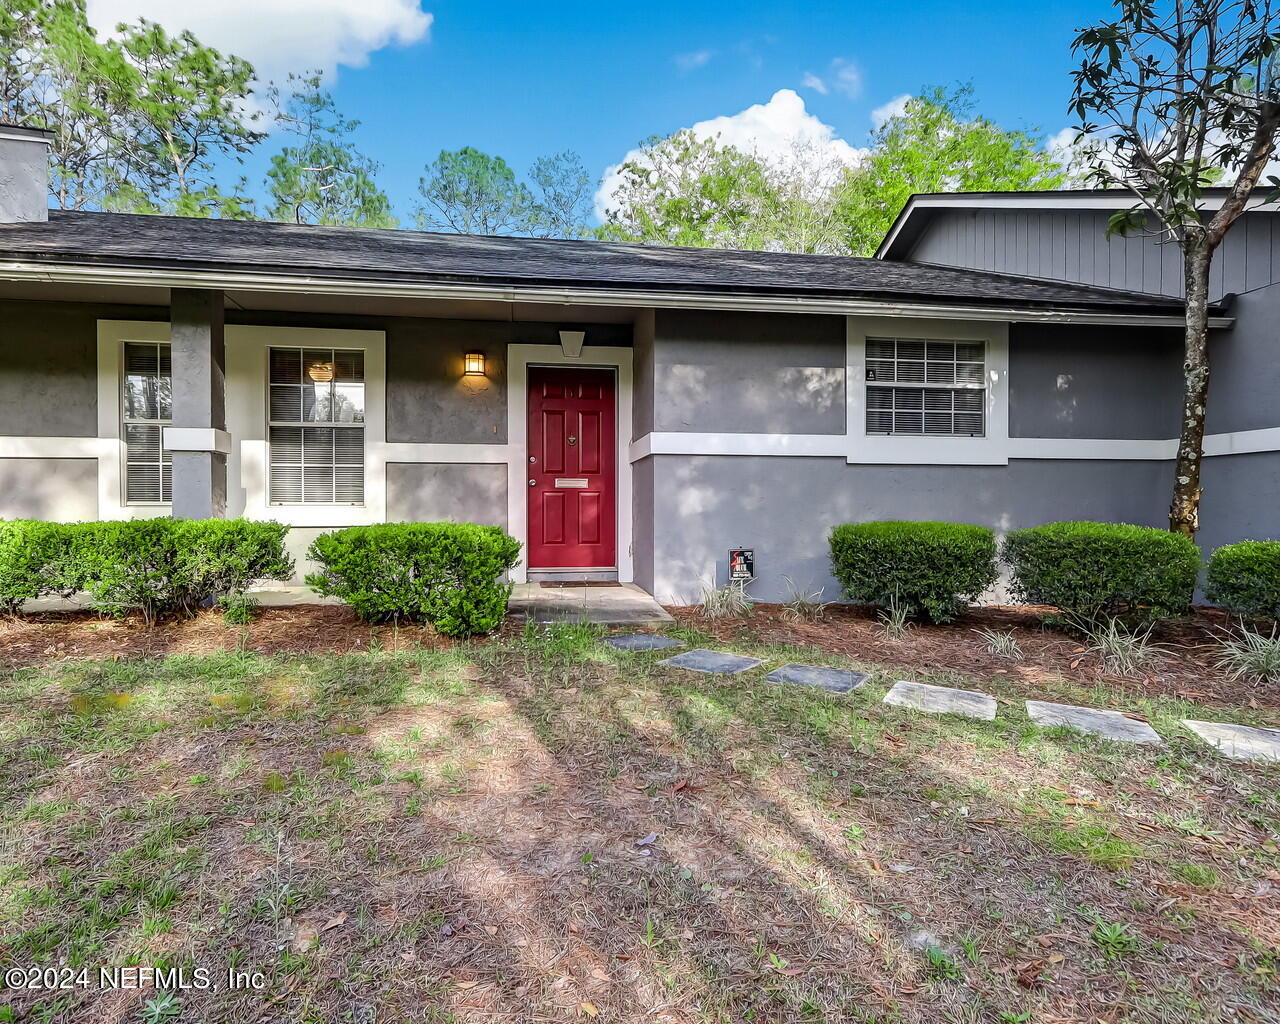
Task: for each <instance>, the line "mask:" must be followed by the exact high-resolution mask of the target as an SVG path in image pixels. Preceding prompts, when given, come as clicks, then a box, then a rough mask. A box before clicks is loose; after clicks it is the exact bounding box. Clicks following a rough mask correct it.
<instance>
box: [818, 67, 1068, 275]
mask: <svg viewBox="0 0 1280 1024" xmlns="http://www.w3.org/2000/svg"><path fill="white" fill-rule="evenodd" d="M1065 180H1066V176H1065V174H1064V172H1063V169H1062V168H1061V167H1060V166H1059V165H1058V164H1057V162H1056V161H1055V160H1054V159H1053V157H1052V156H1051V155H1050V154H1048V153H1046V152H1045V150H1044V149H1043V148H1042V147H1041V145H1040V140H1039V139H1038V138H1037V137H1036V136H1034V135H1032V134H1030V133H1028V132H1023V131H1015V130H1009V129H1006V128H1002V127H1000V126H999V125H997V124H994V123H993V122H991V121H988V120H986V119H985V118H981V117H974V116H973V87H972V86H970V85H961V86H959V87H957V88H955V89H953V90H952V91H951V92H947V91H946V90H945V89H941V88H935V89H928V90H925V91H924V93H923V95H921V96H918V97H913V98H911V99H908V100H907V102H906V105H905V108H904V109H903V110H902V112H901V113H898V114H895V115H894V116H892V117H890V118H889V119H888V120H887V121H885V123H884V124H883V125H881V126H880V127H879V128H878V129H877V130H876V131H875V132H874V133H873V135H872V139H871V152H870V154H869V155H868V156H867V157H866V159H864V160H863V161H862V163H860V164H859V165H858V167H856V168H855V169H853V170H851V171H850V172H849V173H848V175H847V178H846V180H845V182H844V184H843V186H842V188H841V189H840V196H839V203H838V208H839V217H840V219H841V220H842V221H843V222H844V224H845V230H846V233H847V241H846V246H847V249H848V251H849V252H850V253H852V254H854V255H857V256H866V255H870V254H871V253H873V252H875V250H876V247H877V246H878V245H879V244H880V240H881V239H882V238H884V236H885V234H886V232H887V231H888V230H889V227H890V226H891V225H892V224H893V220H894V218H895V217H897V215H898V213H899V212H900V211H901V210H902V208H903V206H905V205H906V203H907V200H908V199H909V198H911V196H912V194H913V193H917V192H987V191H1023V190H1027V189H1047V188H1059V187H1061V185H1062V184H1063V183H1064V181H1065Z"/></svg>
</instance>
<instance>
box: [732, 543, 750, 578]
mask: <svg viewBox="0 0 1280 1024" xmlns="http://www.w3.org/2000/svg"><path fill="white" fill-rule="evenodd" d="M755 578H756V553H755V549H754V548H730V549H729V582H730V583H750V582H751V581H752V580H753V579H755Z"/></svg>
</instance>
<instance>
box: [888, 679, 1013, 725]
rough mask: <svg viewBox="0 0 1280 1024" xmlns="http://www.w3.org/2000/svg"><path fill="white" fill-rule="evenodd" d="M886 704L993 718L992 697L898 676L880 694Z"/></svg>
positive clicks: (948, 713)
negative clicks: (894, 681)
mask: <svg viewBox="0 0 1280 1024" xmlns="http://www.w3.org/2000/svg"><path fill="white" fill-rule="evenodd" d="M884 702H885V703H886V704H893V705H896V706H897V707H900V708H914V709H915V710H917V711H929V712H932V713H933V714H935V715H964V716H965V717H966V718H981V719H983V720H984V721H987V722H990V721H992V720H993V719H994V718H995V717H996V699H995V698H994V697H992V696H991V695H990V694H986V693H978V692H977V691H976V690H955V689H952V688H951V687H949V686H930V685H929V684H927V683H909V682H907V681H906V680H905V679H900V680H898V682H896V683H894V684H893V689H892V690H890V691H889V692H888V693H886V694H885V695H884Z"/></svg>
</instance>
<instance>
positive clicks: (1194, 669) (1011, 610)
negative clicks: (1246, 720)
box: [669, 604, 1280, 709]
mask: <svg viewBox="0 0 1280 1024" xmlns="http://www.w3.org/2000/svg"><path fill="white" fill-rule="evenodd" d="M669 610H670V611H671V613H672V614H673V615H674V616H675V617H676V620H677V622H679V623H680V625H682V626H687V627H690V628H693V629H696V630H698V631H700V632H702V633H706V634H709V635H710V636H712V637H714V638H715V639H716V640H717V642H719V643H722V644H724V645H726V646H729V645H732V644H733V643H734V642H737V643H740V644H743V643H755V644H765V645H777V646H785V647H814V648H817V649H819V650H822V651H825V652H827V653H829V654H837V655H843V656H845V657H848V658H851V659H853V660H855V661H859V662H864V663H865V662H870V663H875V664H880V665H886V666H890V667H894V668H902V669H905V670H912V669H917V670H918V669H940V670H943V671H953V672H958V673H961V674H963V675H967V676H972V677H973V678H974V679H975V680H986V679H989V678H990V677H991V676H993V675H1000V676H1003V677H1005V678H1007V680H1008V681H1009V682H1011V683H1013V684H1015V685H1021V686H1024V687H1025V688H1026V690H1027V695H1028V696H1029V697H1033V698H1034V697H1036V696H1037V694H1043V693H1044V692H1045V690H1046V689H1052V688H1054V687H1053V686H1052V684H1057V683H1061V682H1063V681H1065V682H1068V683H1072V684H1076V685H1079V686H1087V687H1093V686H1099V685H1102V686H1106V687H1110V688H1112V689H1119V690H1125V691H1128V692H1131V693H1134V694H1136V695H1140V696H1144V697H1161V696H1164V697H1175V698H1182V699H1186V700H1193V701H1196V702H1197V703H1200V704H1205V705H1209V706H1216V705H1220V706H1231V707H1238V706H1239V705H1241V704H1247V705H1249V706H1250V707H1257V708H1272V709H1280V682H1272V683H1262V682H1258V681H1256V680H1249V679H1231V678H1229V677H1228V676H1227V674H1226V673H1224V672H1223V671H1222V670H1221V669H1220V668H1218V667H1217V665H1216V664H1215V661H1216V658H1217V656H1218V652H1219V641H1220V639H1221V637H1222V636H1223V635H1224V634H1225V633H1226V632H1227V631H1228V630H1229V629H1230V628H1231V623H1230V622H1229V621H1228V619H1227V616H1226V615H1224V614H1223V613H1222V612H1220V611H1217V610H1216V609H1212V608H1197V609H1195V612H1194V614H1193V615H1191V616H1188V617H1186V618H1182V619H1174V620H1171V621H1169V622H1165V623H1161V624H1160V625H1158V626H1157V627H1156V629H1155V632H1154V633H1153V635H1152V640H1153V642H1155V643H1156V644H1158V645H1159V648H1158V651H1157V656H1156V658H1155V660H1154V661H1153V662H1152V664H1151V666H1150V667H1149V668H1148V669H1147V670H1145V671H1144V672H1143V673H1142V674H1140V675H1130V676H1121V675H1115V674H1111V673H1108V672H1107V671H1106V668H1105V666H1104V665H1103V663H1102V659H1101V658H1100V657H1099V656H1098V655H1096V654H1091V653H1087V652H1086V651H1085V650H1084V645H1083V644H1081V643H1080V642H1079V640H1077V639H1076V638H1075V637H1072V636H1071V635H1069V634H1067V633H1064V632H1060V631H1058V630H1054V629H1049V628H1047V627H1045V626H1044V625H1043V624H1042V619H1043V617H1044V616H1046V615H1048V614H1050V613H1052V612H1053V611H1054V609H1052V608H1048V607H1040V606H1033V605H1022V606H989V607H984V608H971V609H969V610H968V611H966V612H964V613H963V614H962V615H960V616H959V618H957V619H956V620H955V621H954V622H951V623H948V624H947V625H943V626H932V625H913V626H912V627H911V628H910V630H909V632H908V633H907V636H906V637H904V638H903V639H901V640H892V639H889V638H888V637H886V636H885V634H884V632H883V630H882V629H881V628H880V623H879V621H878V619H877V618H876V616H875V613H874V612H873V611H872V610H871V609H868V608H859V607H851V606H847V605H832V606H829V607H828V608H827V609H826V611H825V612H824V614H823V617H822V619H821V620H820V621H817V622H805V621H793V620H791V619H789V618H788V617H787V616H786V615H785V614H784V612H785V609H784V608H783V606H782V605H774V604H757V605H754V606H753V607H752V610H751V613H750V614H749V615H747V616H744V617H741V618H727V619H708V618H707V617H706V616H704V615H702V614H701V613H700V611H699V610H698V608H697V606H689V607H683V608H671V609H669ZM981 629H994V630H997V631H1000V632H1005V633H1008V632H1012V633H1013V634H1014V636H1015V637H1016V638H1017V640H1018V644H1019V646H1021V648H1022V651H1023V658H1022V659H1021V660H1018V661H1012V660H1009V659H1007V658H1001V657H998V656H996V655H994V654H992V653H991V652H990V651H988V650H987V647H986V643H985V641H984V640H983V638H982V637H981V636H979V635H978V633H977V630H981Z"/></svg>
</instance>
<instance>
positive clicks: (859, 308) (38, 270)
mask: <svg viewBox="0 0 1280 1024" xmlns="http://www.w3.org/2000/svg"><path fill="white" fill-rule="evenodd" d="M0 279H7V280H11V281H39V282H43V283H46V284H92V285H121V286H135V287H136V286H149V287H157V288H221V289H225V290H230V291H265V292H287V293H290V294H303V295H359V296H365V297H367V296H371V295H376V296H381V297H385V298H410V299H414V298H416V299H455V300H472V301H477V302H486V301H487V302H495V301H496V302H530V303H550V304H552V305H558V306H565V305H569V306H573V305H581V306H624V307H639V308H644V309H654V308H661V309H713V310H753V311H757V312H770V313H786V312H792V313H813V314H823V313H825V314H836V315H847V316H914V317H924V318H927V319H939V320H987V321H999V322H1013V321H1043V322H1048V323H1070V324H1125V325H1130V326H1136V327H1143V326H1150V327H1159V326H1177V325H1181V324H1182V323H1183V317H1182V315H1181V314H1137V313H1106V312H1088V313H1068V312H1060V311H1056V310H1045V309H1019V308H1016V307H1011V306H1010V307H1006V306H984V307H978V306H947V305H940V304H927V303H926V304H920V305H916V304H913V303H905V302H874V301H869V300H863V299H832V298H818V297H814V296H790V295H734V294H727V293H722V292H691V293H684V292H663V291H652V290H644V291H640V290H633V289H607V288H536V287H528V286H514V285H464V284H448V283H442V282H411V281H378V280H349V279H344V278H327V277H311V276H302V275H291V274H253V273H240V272H234V271H186V272H176V271H169V270H145V269H132V268H122V267H81V266H72V265H61V264H45V263H24V262H7V263H0ZM1232 323H1234V319H1233V318H1231V317H1211V318H1210V320H1209V326H1210V327H1215V328H1216V327H1230V326H1231V325H1232Z"/></svg>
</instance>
